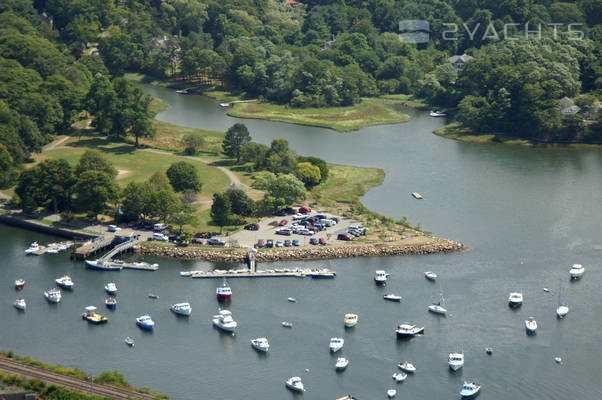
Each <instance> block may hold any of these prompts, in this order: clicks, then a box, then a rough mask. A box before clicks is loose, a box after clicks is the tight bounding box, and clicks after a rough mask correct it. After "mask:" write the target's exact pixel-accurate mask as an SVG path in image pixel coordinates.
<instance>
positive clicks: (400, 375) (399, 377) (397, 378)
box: [393, 372, 408, 383]
mask: <svg viewBox="0 0 602 400" xmlns="http://www.w3.org/2000/svg"><path fill="white" fill-rule="evenodd" d="M407 377H408V374H406V373H404V372H396V373H394V374H393V379H395V382H397V383H400V382H403V381H405V380H406V378H407Z"/></svg>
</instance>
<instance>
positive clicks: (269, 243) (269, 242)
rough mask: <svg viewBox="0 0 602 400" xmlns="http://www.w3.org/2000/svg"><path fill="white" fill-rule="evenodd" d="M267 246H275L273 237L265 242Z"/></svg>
mask: <svg viewBox="0 0 602 400" xmlns="http://www.w3.org/2000/svg"><path fill="white" fill-rule="evenodd" d="M265 247H269V248H272V247H274V241H273V240H272V239H268V241H267V242H265Z"/></svg>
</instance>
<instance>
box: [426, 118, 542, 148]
mask: <svg viewBox="0 0 602 400" xmlns="http://www.w3.org/2000/svg"><path fill="white" fill-rule="evenodd" d="M433 133H434V134H435V135H437V136H441V137H444V138H447V139H454V140H459V141H461V142H469V143H505V144H520V145H525V146H532V145H533V144H532V143H531V142H529V141H528V140H525V139H520V138H517V137H511V136H500V135H496V134H493V133H489V134H475V133H474V132H472V131H471V130H470V129H468V128H466V127H463V126H462V125H461V124H460V123H459V122H452V123H451V124H448V125H445V126H443V127H441V128H439V129H435V130H434V131H433Z"/></svg>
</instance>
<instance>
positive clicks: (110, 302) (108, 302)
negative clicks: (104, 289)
mask: <svg viewBox="0 0 602 400" xmlns="http://www.w3.org/2000/svg"><path fill="white" fill-rule="evenodd" d="M105 306H107V308H109V309H111V310H112V309H114V308H115V307H116V306H117V299H116V298H115V297H107V298H106V299H105Z"/></svg>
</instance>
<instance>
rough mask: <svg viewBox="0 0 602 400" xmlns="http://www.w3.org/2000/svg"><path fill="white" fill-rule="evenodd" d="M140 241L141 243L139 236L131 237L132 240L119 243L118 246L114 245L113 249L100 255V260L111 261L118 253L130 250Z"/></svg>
mask: <svg viewBox="0 0 602 400" xmlns="http://www.w3.org/2000/svg"><path fill="white" fill-rule="evenodd" d="M138 243H140V239H139V238H137V237H135V238H131V239H130V240H128V241H126V242H123V243H121V244H118V245H117V246H115V247H113V249H112V250H111V251H109V252H108V253H107V254H105V255H104V256H102V257H100V258H99V261H110V260H111V259H112V258H113V257H115V256H116V255H117V254H120V253H123V252H125V251H128V250H129V249H131V248H132V247H134V246H135V245H137V244H138Z"/></svg>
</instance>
